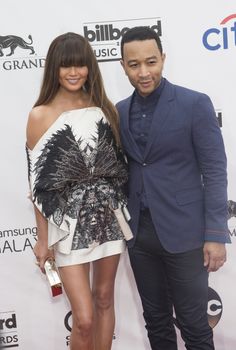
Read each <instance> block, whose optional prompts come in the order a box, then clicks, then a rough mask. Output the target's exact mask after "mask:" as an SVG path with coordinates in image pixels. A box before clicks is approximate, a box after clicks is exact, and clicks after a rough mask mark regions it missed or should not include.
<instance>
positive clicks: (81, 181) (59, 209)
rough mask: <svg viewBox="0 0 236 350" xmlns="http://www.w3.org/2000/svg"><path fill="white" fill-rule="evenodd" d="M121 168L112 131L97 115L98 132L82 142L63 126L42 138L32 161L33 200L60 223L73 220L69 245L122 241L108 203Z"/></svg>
mask: <svg viewBox="0 0 236 350" xmlns="http://www.w3.org/2000/svg"><path fill="white" fill-rule="evenodd" d="M91 141H92V142H91ZM82 144H83V146H82ZM126 170H127V169H126V165H125V162H124V159H123V161H122V158H121V157H120V154H119V151H118V149H117V147H116V145H115V141H114V137H113V134H112V132H111V129H110V127H109V125H108V124H107V123H104V121H103V120H102V119H101V120H100V121H99V122H98V123H97V135H93V136H91V139H90V142H89V140H88V142H87V143H85V140H83V139H82V138H80V139H79V140H76V139H75V136H74V135H73V131H72V128H71V127H70V126H69V125H64V128H63V129H61V130H57V131H56V132H54V133H53V135H52V136H51V137H50V139H49V140H48V141H47V142H46V144H45V146H44V148H43V150H42V152H41V155H40V156H39V158H38V159H37V162H36V163H35V168H34V171H35V173H36V180H35V187H34V192H33V200H34V201H35V200H36V201H37V202H38V204H41V205H42V213H43V214H44V215H45V216H46V217H47V218H50V219H52V220H53V222H54V223H55V224H56V225H57V226H59V227H60V225H61V223H62V221H63V219H64V216H65V215H67V216H68V217H69V218H71V219H75V220H76V221H77V224H76V230H75V232H74V239H73V244H72V249H80V248H87V247H89V245H91V244H93V243H94V242H95V243H97V244H101V243H104V242H106V241H110V240H116V239H123V234H122V233H121V231H120V228H119V225H118V223H117V221H116V220H115V218H114V213H113V211H112V209H111V203H113V204H114V203H117V191H120V189H119V188H120V187H121V186H122V185H123V183H124V182H126V180H127V171H126ZM67 223H68V226H69V220H67Z"/></svg>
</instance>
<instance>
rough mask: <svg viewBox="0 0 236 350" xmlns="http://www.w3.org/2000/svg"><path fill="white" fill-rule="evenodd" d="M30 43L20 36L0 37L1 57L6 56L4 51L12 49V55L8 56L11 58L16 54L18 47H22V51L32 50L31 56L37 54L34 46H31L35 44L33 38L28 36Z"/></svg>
mask: <svg viewBox="0 0 236 350" xmlns="http://www.w3.org/2000/svg"><path fill="white" fill-rule="evenodd" d="M28 38H29V40H30V42H29V43H27V42H26V41H25V40H24V39H22V38H21V37H19V36H16V35H6V36H0V57H2V56H4V54H3V49H7V48H8V47H9V48H10V50H11V51H10V53H9V54H7V55H6V56H11V55H13V54H14V51H15V49H16V48H17V47H20V48H21V49H25V50H30V51H31V52H30V55H33V54H34V53H35V51H34V48H33V46H31V44H32V43H33V39H32V36H31V35H29V36H28Z"/></svg>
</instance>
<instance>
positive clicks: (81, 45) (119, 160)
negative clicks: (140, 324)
mask: <svg viewBox="0 0 236 350" xmlns="http://www.w3.org/2000/svg"><path fill="white" fill-rule="evenodd" d="M26 149H27V156H28V164H29V180H30V186H31V191H32V201H33V203H34V207H35V215H36V223H37V228H38V240H37V243H36V245H35V247H34V254H35V256H36V259H37V261H38V265H39V267H40V269H41V270H42V272H44V263H45V261H46V260H47V259H48V258H49V257H53V258H55V260H56V264H57V266H58V267H59V272H60V276H61V279H62V282H63V286H64V289H65V292H66V294H67V296H68V299H69V301H70V304H71V310H72V318H73V326H72V332H71V338H70V347H71V350H78V349H80V350H85V349H86V350H90V349H93V350H94V349H99V350H100V349H103V350H106V349H107V350H108V349H110V348H111V343H112V337H113V331H114V322H115V316H114V282H115V276H116V271H117V266H118V262H119V257H120V254H121V253H122V252H123V251H124V249H125V243H124V234H123V233H122V231H121V227H120V225H119V224H118V221H117V219H116V216H115V214H114V209H117V208H120V207H121V206H122V205H124V204H125V201H126V199H125V196H124V194H123V191H122V188H123V187H124V185H125V182H126V181H127V169H126V164H125V160H124V157H123V154H122V152H121V149H120V146H119V130H118V117H117V112H116V110H115V108H114V106H113V104H112V103H111V102H110V101H109V99H108V98H107V96H106V93H105V91H104V87H103V82H102V78H101V73H100V71H99V67H98V63H97V61H96V58H95V56H94V54H93V51H92V48H91V46H90V44H89V43H88V41H87V40H86V39H85V38H84V37H82V36H80V35H78V34H75V33H66V34H63V35H60V36H58V37H57V38H55V39H54V40H53V42H52V43H51V45H50V47H49V50H48V54H47V57H46V63H45V71H44V77H43V82H42V87H41V92H40V95H39V98H38V100H37V102H36V103H35V105H34V107H33V109H32V110H31V112H30V114H29V119H28V123H27V147H26ZM91 262H92V267H93V269H92V270H93V271H92V272H93V276H92V277H93V278H92V285H90V263H91Z"/></svg>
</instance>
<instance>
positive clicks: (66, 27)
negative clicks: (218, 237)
mask: <svg viewBox="0 0 236 350" xmlns="http://www.w3.org/2000/svg"><path fill="white" fill-rule="evenodd" d="M136 25H147V26H150V27H152V28H153V29H154V30H156V31H157V32H158V33H159V35H160V36H161V38H162V42H163V47H164V51H165V53H166V56H167V57H166V64H165V69H164V76H165V77H166V78H167V79H168V80H170V81H171V82H173V83H176V84H179V85H184V86H186V87H189V88H191V89H195V90H199V91H202V92H205V93H207V94H208V95H209V96H210V97H211V99H212V101H213V104H214V107H215V112H216V115H217V118H218V120H219V123H220V125H221V130H222V133H223V137H224V140H225V147H226V152H227V157H228V180H229V192H228V196H229V202H228V203H229V217H228V219H229V221H228V222H229V229H230V232H231V238H232V244H230V245H228V246H227V248H228V261H227V264H225V266H224V267H223V268H222V269H221V270H220V271H219V272H217V273H214V274H211V275H210V287H209V304H208V315H209V323H210V325H211V327H213V329H214V336H215V343H216V349H218V350H235V348H236V333H235V321H234V320H235V315H236V297H235V292H234V291H235V287H236V282H235V280H236V279H235V271H236V254H235V245H236V238H235V236H236V183H235V178H236V161H235V130H236V85H235V81H236V64H235V62H236V6H235V0H234V1H225V0H218V1H215V0H214V1H213V0H208V1H205V0H198V1H188V0H178V1H171V0H165V1H159V0H150V1H149V2H148V3H144V4H140V5H139V4H138V3H137V2H136V1H134V0H130V1H124V0H120V1H117V2H116V1H112V0H111V1H107V0H100V1H89V2H83V4H82V3H81V2H80V1H78V0H77V1H76V0H68V1H62V0H57V1H56V0H51V1H47V2H46V1H45V2H44V0H41V1H37V2H32V1H30V0H21V1H13V0H8V1H5V2H3V3H2V4H1V24H0V101H1V113H0V126H1V127H0V162H1V168H0V344H1V346H2V348H3V349H7V348H14V347H17V348H19V349H20V350H31V349H32V348H33V349H35V350H41V349H51V350H66V349H69V338H70V331H71V311H70V307H69V303H68V301H67V299H66V296H65V295H64V294H63V295H60V296H57V297H55V298H52V296H51V293H50V290H49V287H48V284H47V282H46V279H45V276H43V275H42V274H41V273H40V272H39V270H38V268H37V266H36V265H35V263H34V260H35V259H34V256H33V253H32V247H33V246H34V244H35V241H36V227H35V221H34V214H33V210H32V206H31V203H30V201H29V199H28V198H27V194H28V182H27V167H26V155H25V127H26V122H27V117H28V113H29V111H30V109H31V107H32V105H33V104H34V102H35V100H36V98H37V96H38V93H39V88H40V84H41V78H42V72H43V67H44V63H45V55H46V52H47V49H48V46H49V44H50V43H51V41H52V40H53V39H54V38H55V37H56V36H57V35H60V34H62V33H65V32H68V31H74V32H78V33H80V34H82V35H84V36H85V37H86V38H87V39H88V40H89V41H90V43H91V45H92V47H93V50H94V52H95V55H96V57H97V59H98V61H99V65H100V68H101V71H102V74H103V78H104V83H105V87H106V90H107V93H108V96H109V97H110V99H111V100H112V101H113V102H114V103H116V102H118V101H119V100H120V99H123V98H125V97H126V96H127V95H129V94H130V93H131V92H132V87H131V86H130V84H129V82H128V80H127V77H126V76H125V75H124V73H123V70H122V67H121V65H120V62H119V60H120V39H121V37H122V34H123V33H124V32H125V30H126V29H127V28H130V27H133V26H136ZM173 229H174V228H173ZM115 296H116V328H115V333H114V340H113V349H114V350H118V349H119V350H120V349H122V350H129V349H130V348H135V349H136V350H144V349H146V350H148V349H149V344H148V341H147V337H146V330H145V328H144V321H143V317H142V308H141V303H140V300H139V296H138V294H137V291H136V287H135V283H134V278H133V275H132V271H131V269H130V266H129V261H128V256H127V252H126V253H124V254H123V256H122V258H121V262H120V266H119V270H118V274H117V280H116V293H115ZM177 333H178V338H179V340H178V341H179V349H181V350H183V349H184V344H183V342H182V340H181V338H180V336H179V331H178V329H177Z"/></svg>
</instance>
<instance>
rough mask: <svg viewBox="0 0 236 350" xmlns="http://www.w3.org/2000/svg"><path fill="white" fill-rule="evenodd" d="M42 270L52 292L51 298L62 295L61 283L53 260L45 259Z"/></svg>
mask: <svg viewBox="0 0 236 350" xmlns="http://www.w3.org/2000/svg"><path fill="white" fill-rule="evenodd" d="M44 268H45V273H46V277H47V280H48V282H49V285H50V288H51V291H52V296H53V297H55V296H57V295H60V294H62V283H61V279H60V276H59V273H58V270H57V267H56V263H55V260H53V259H52V258H49V259H47V260H46V261H45V264H44Z"/></svg>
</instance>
